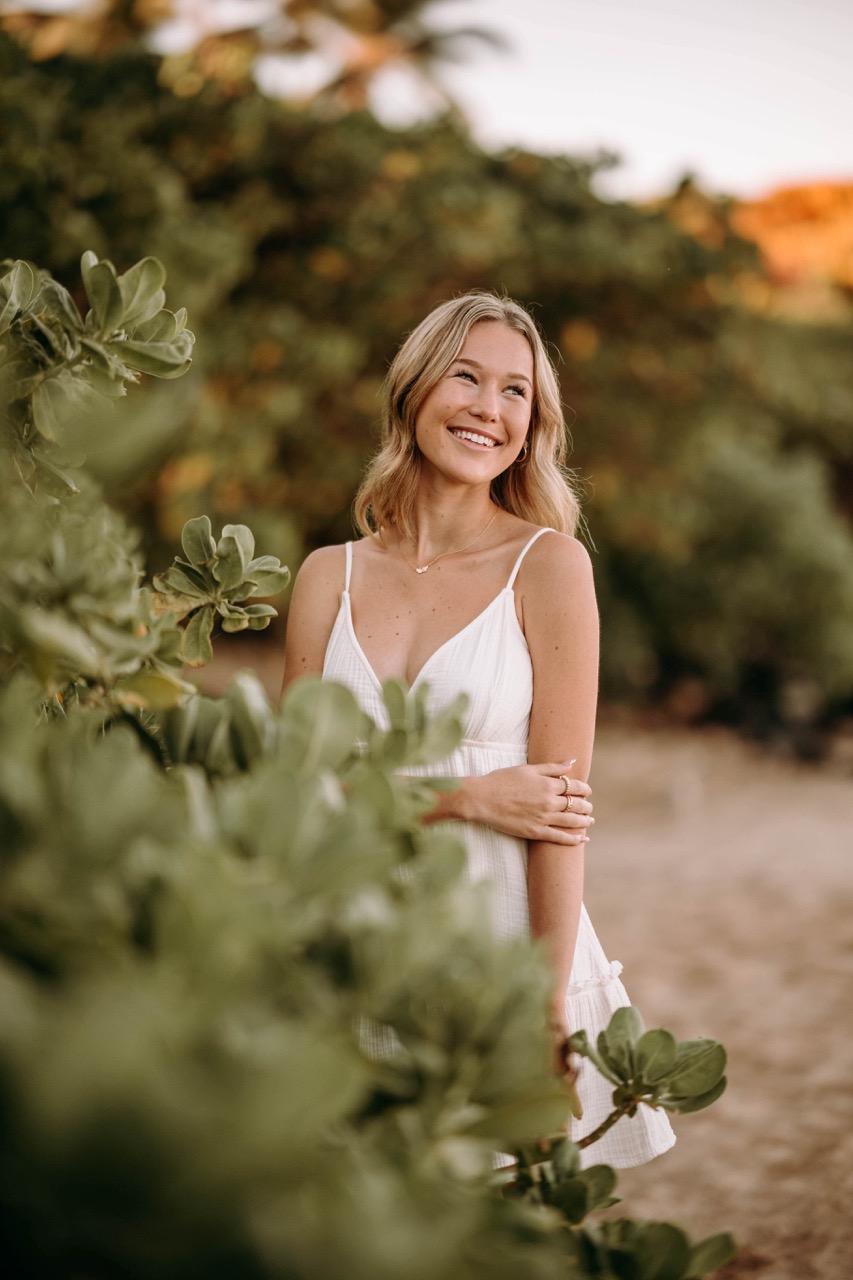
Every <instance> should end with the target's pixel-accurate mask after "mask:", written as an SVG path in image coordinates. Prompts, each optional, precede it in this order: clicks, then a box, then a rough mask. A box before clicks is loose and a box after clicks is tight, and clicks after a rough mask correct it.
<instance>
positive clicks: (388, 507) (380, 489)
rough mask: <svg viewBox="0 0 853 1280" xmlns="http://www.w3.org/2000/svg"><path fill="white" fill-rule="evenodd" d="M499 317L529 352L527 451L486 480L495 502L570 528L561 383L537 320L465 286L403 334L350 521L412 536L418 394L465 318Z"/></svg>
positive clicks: (575, 510)
mask: <svg viewBox="0 0 853 1280" xmlns="http://www.w3.org/2000/svg"><path fill="white" fill-rule="evenodd" d="M481 320H499V321H501V322H502V323H504V324H506V325H508V326H509V327H510V328H511V329H515V330H516V332H518V333H521V334H523V335H524V337H525V338H526V339H527V341H528V343H529V344H530V349H531V351H532V353H533V395H532V404H531V412H530V425H529V427H528V432H527V456H526V457H525V458H521V457H520V456H519V457H518V458H516V460H515V461H514V462H513V463H511V464H510V465H509V466H508V467H507V468H506V469H505V470H504V471H502V472H501V474H500V475H499V476H496V477H495V479H494V480H493V481H492V484H491V497H492V500H493V501H494V502H496V503H497V504H498V506H500V507H503V508H504V510H505V511H510V512H512V513H513V515H516V516H520V517H521V518H522V519H523V520H529V521H531V522H532V523H533V524H537V525H548V526H550V527H551V528H552V529H557V530H559V531H560V532H561V533H568V534H574V533H575V530H576V529H577V526H578V522H579V520H580V503H579V501H578V498H577V495H576V493H575V489H574V473H573V472H572V471H571V470H569V468H568V467H567V466H566V458H567V455H568V446H567V442H566V424H565V421H564V419H563V410H562V402H561V399H560V387H559V383H558V381H557V375H556V372H555V370H554V367H553V365H552V364H551V360H550V358H549V356H548V352H547V350H546V348H545V343H544V341H543V339H542V337H541V335H540V333H539V329H538V327H537V325H536V321H535V320H534V319H533V317H532V316H531V315H530V314H529V312H528V311H526V310H525V308H524V307H522V306H521V304H520V303H518V302H515V301H514V300H513V299H512V298H509V297H506V296H500V295H498V294H496V293H488V292H479V291H476V292H470V293H464V294H462V295H460V296H459V297H455V298H451V299H449V300H448V301H447V302H442V303H441V304H440V305H439V306H437V307H435V308H434V309H433V310H432V311H430V313H429V315H427V316H426V317H425V318H424V319H423V320H422V321H421V322H420V324H419V325H418V326H417V327H416V328H415V329H413V330H412V331H411V333H409V335H408V336H407V337H406V339H405V341H404V342H403V344H402V346H401V347H400V348H399V350H398V351H397V354H396V355H395V357H394V359H393V360H392V362H391V365H390V367H389V369H388V372H387V373H386V375H385V378H384V380H383V384H382V434H381V440H380V446H379V450H378V452H377V453H376V454H375V456H374V457H373V458H372V459H371V460H370V462H369V463H368V466H367V470H366V472H365V474H364V477H363V479H362V481H361V483H360V485H359V487H358V491H357V493H356V496H355V498H354V500H353V506H352V512H353V519H354V522H355V525H356V527H357V529H358V530H359V532H360V533H361V534H362V536H363V537H369V536H370V535H371V534H372V533H375V532H376V531H377V530H378V529H379V528H380V527H381V526H382V525H394V526H395V527H396V528H397V530H398V531H399V532H400V534H401V535H402V537H404V538H407V539H410V540H413V539H414V537H415V521H414V512H415V495H416V493H417V488H418V476H419V473H420V466H421V463H420V459H421V453H420V450H419V449H418V447H417V443H416V441H415V422H416V420H417V416H418V413H419V412H420V408H421V406H422V404H423V403H424V400H425V399H426V397H427V396H428V395H429V393H430V391H431V390H432V388H433V387H434V386H435V385H436V383H437V382H438V380H439V379H440V378H441V377H442V376H443V375H444V374H445V373H446V371H447V370H448V368H449V367H450V365H451V364H452V363H453V361H454V360H455V359H456V358H457V357H458V355H459V352H460V351H461V350H462V347H463V345H464V342H465V339H466V338H467V336H468V332H469V330H470V329H471V327H472V325H475V324H477V323H478V322H479V321H481Z"/></svg>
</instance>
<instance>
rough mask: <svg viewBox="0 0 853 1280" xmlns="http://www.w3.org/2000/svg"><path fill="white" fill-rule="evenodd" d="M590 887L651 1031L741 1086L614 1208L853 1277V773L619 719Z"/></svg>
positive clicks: (761, 1270) (680, 1132)
mask: <svg viewBox="0 0 853 1280" xmlns="http://www.w3.org/2000/svg"><path fill="white" fill-rule="evenodd" d="M590 782H591V784H592V786H593V798H594V802H595V810H596V823H595V834H594V836H593V838H592V840H591V841H590V843H589V845H588V846H587V851H588V852H587V863H586V867H587V870H586V879H585V893H584V899H585V902H586V905H587V909H588V910H589V913H590V916H591V918H592V921H593V923H594V925H595V927H596V930H597V932H598V934H599V937H600V939H601V941H602V943H603V945H604V949H605V951H606V952H607V954H608V957H609V958H611V959H618V960H621V961H622V963H623V965H624V970H623V973H622V975H621V976H622V980H623V982H624V983H625V986H626V989H627V991H628V994H629V996H630V997H631V1001H632V1003H633V1004H635V1005H636V1006H637V1007H638V1008H639V1009H640V1011H641V1013H642V1014H643V1017H644V1019H645V1022H646V1026H647V1027H657V1026H662V1027H666V1028H668V1029H669V1030H670V1031H672V1032H673V1034H674V1035H676V1036H677V1037H679V1038H688V1037H693V1036H700V1035H707V1036H712V1037H714V1038H715V1039H717V1040H720V1041H721V1042H722V1044H723V1045H724V1046H725V1048H726V1051H727V1054H728V1067H727V1072H726V1075H727V1079H728V1086H727V1089H726V1092H725V1093H724V1094H723V1096H722V1097H721V1098H720V1099H719V1100H718V1101H717V1102H716V1103H714V1105H713V1106H711V1107H709V1108H708V1109H707V1110H706V1111H703V1112H699V1113H697V1114H695V1115H686V1116H675V1117H672V1124H673V1128H674V1129H675V1130H676V1133H677V1136H678V1141H677V1143H676V1145H675V1147H673V1148H672V1149H671V1150H670V1151H669V1152H666V1153H664V1155H662V1156H659V1157H657V1159H656V1160H654V1161H651V1162H650V1163H649V1164H647V1165H644V1166H640V1167H639V1168H636V1169H626V1170H622V1171H620V1172H619V1184H618V1186H617V1190H616V1194H619V1195H621V1196H622V1197H623V1200H622V1203H621V1204H620V1205H614V1206H613V1207H612V1208H611V1209H610V1210H608V1211H607V1216H612V1217H618V1216H622V1215H628V1216H631V1217H637V1218H639V1217H643V1218H657V1219H665V1220H668V1221H671V1222H675V1223H677V1224H678V1225H680V1226H682V1227H683V1228H684V1229H685V1230H687V1231H688V1232H689V1233H690V1235H691V1236H692V1237H694V1238H701V1237H702V1236H705V1235H709V1234H712V1233H714V1232H716V1231H719V1230H730V1231H732V1232H733V1233H734V1234H735V1236H736V1237H737V1239H738V1242H739V1244H740V1253H739V1255H738V1257H737V1258H736V1259H735V1260H734V1261H733V1262H731V1263H729V1264H728V1266H726V1267H725V1268H723V1269H722V1270H721V1271H720V1272H718V1273H717V1274H718V1276H720V1277H726V1278H727V1280H728V1278H730V1277H741V1276H747V1275H749V1276H752V1275H755V1276H757V1277H760V1280H847V1278H848V1277H853V1214H851V1208H850V1206H851V1203H853V1123H851V1121H853V1088H851V1075H853V1053H851V1013H853V982H851V977H853V875H851V863H853V776H851V775H850V773H849V772H848V770H847V769H840V768H837V769H828V768H827V767H825V766H824V767H816V766H812V765H802V764H798V763H793V762H791V761H788V760H778V759H772V758H769V757H768V756H767V755H766V754H763V753H762V751H761V750H760V749H758V748H756V747H754V746H751V745H749V744H746V743H744V742H742V741H740V740H739V739H737V738H736V737H735V736H734V735H732V734H730V733H728V732H727V731H722V730H707V729H705V730H702V731H701V732H699V731H695V730H694V731H690V730H682V729H655V730H645V731H637V730H629V729H627V728H626V727H625V726H621V727H617V726H607V725H606V724H605V725H604V726H603V727H600V728H599V732H598V735H597V739H596V749H595V758H594V764H593V771H592V775H591V778H590Z"/></svg>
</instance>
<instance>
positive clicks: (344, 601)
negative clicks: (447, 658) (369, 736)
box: [341, 586, 527, 692]
mask: <svg viewBox="0 0 853 1280" xmlns="http://www.w3.org/2000/svg"><path fill="white" fill-rule="evenodd" d="M507 593H509V595H510V597H511V598H512V618H513V621H514V622H515V626H516V629H517V632H518V634H519V636H520V637H521V639H522V640H524V642H525V644H526V643H527V640H526V638H525V635H524V632H523V631H522V629H521V623H520V622H519V621H518V614H517V613H516V612H515V592H514V590H513V589H512V587H510V586H506V587H502V588H501V590H500V591H499V592H498V594H497V595H496V596H494V597H493V598H492V599H491V600H490V601H489V603H488V604H487V605H486V607H485V608H484V609H481V610H480V612H479V613H478V614H477V615H476V617H473V618H472V619H471V621H470V622H466V623H465V626H464V627H461V628H460V629H459V630H458V631H454V633H453V635H452V636H448V638H447V639H446V640H443V641H442V643H441V644H440V645H439V646H438V648H437V649H433V651H432V653H431V654H430V655H429V657H428V658H427V660H426V662H424V663H423V664H422V666H421V667H420V669H419V670H418V672H417V674H416V676H415V678H414V680H412V682H411V684H409V685H408V689H409V691H410V692H411V691H412V690H413V689H414V688H415V685H416V684H417V683H418V681H419V680H420V679H421V678H422V676H423V675H424V672H425V671H426V670H427V669H428V668H429V667H430V666H431V664H432V663H433V662H434V661H435V659H436V658H437V657H438V655H439V654H440V653H443V652H444V650H445V649H447V648H448V646H449V645H451V644H453V643H454V641H456V640H458V639H459V638H460V637H461V636H464V635H465V633H466V632H467V631H470V630H471V628H472V627H473V626H475V625H476V623H478V622H480V621H481V620H482V619H483V618H485V616H486V614H488V613H489V612H490V611H491V610H492V609H493V608H494V607H495V605H496V604H497V603H498V602H499V601H500V600H504V599H506V596H507ZM341 608H342V609H344V610H345V617H346V622H347V629H348V631H349V635H350V639H351V640H352V643H353V648H354V649H355V651H356V653H357V654H358V655H359V657H360V658H361V661H362V663H363V664H364V668H365V670H366V671H367V673H368V674H369V676H370V677H371V679H372V680H373V683H374V684H375V685H376V688H377V689H378V690H379V691H380V692H381V690H382V681H381V680H380V679H379V676H378V675H377V674H376V672H375V670H374V669H373V664H372V662H371V661H370V659H369V658H368V656H367V654H366V653H365V652H364V649H363V648H362V647H361V642H360V640H359V638H358V636H357V635H356V633H355V624H354V623H353V620H352V605H351V603H350V593H349V591H348V590H346V588H344V590H343V591H342V592H341ZM385 679H386V680H401V681H402V683H403V684H406V679H405V676H386V677H385Z"/></svg>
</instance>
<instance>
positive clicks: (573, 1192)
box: [548, 1178, 590, 1226]
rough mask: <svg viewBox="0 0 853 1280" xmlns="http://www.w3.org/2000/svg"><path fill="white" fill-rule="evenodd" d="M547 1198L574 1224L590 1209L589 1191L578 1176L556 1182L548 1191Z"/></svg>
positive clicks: (580, 1220) (581, 1219)
mask: <svg viewBox="0 0 853 1280" xmlns="http://www.w3.org/2000/svg"><path fill="white" fill-rule="evenodd" d="M548 1200H549V1202H550V1203H551V1204H552V1205H553V1206H554V1208H555V1209H559V1210H560V1211H561V1212H562V1213H563V1214H564V1215H565V1217H566V1220H567V1221H568V1222H571V1223H572V1224H573V1225H575V1226H576V1225H577V1223H579V1222H582V1221H583V1219H584V1218H585V1217H586V1215H587V1213H588V1212H589V1209H590V1204H589V1192H588V1191H587V1188H586V1186H585V1185H584V1184H583V1182H581V1181H580V1179H579V1178H568V1179H567V1180H566V1181H565V1182H560V1183H558V1184H557V1186H556V1187H553V1188H552V1190H551V1191H550V1193H549V1196H548Z"/></svg>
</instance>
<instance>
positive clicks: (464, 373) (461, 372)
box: [455, 369, 524, 399]
mask: <svg viewBox="0 0 853 1280" xmlns="http://www.w3.org/2000/svg"><path fill="white" fill-rule="evenodd" d="M455 377H457V378H470V379H471V381H472V382H476V381H477V379H476V378H475V377H474V375H473V373H472V372H471V370H470V369H457V370H456V374H455ZM509 389H510V391H518V392H519V394H520V395H521V397H522V399H523V398H524V387H519V386H517V385H516V384H515V383H513V384H512V385H511V386H510V388H509Z"/></svg>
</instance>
